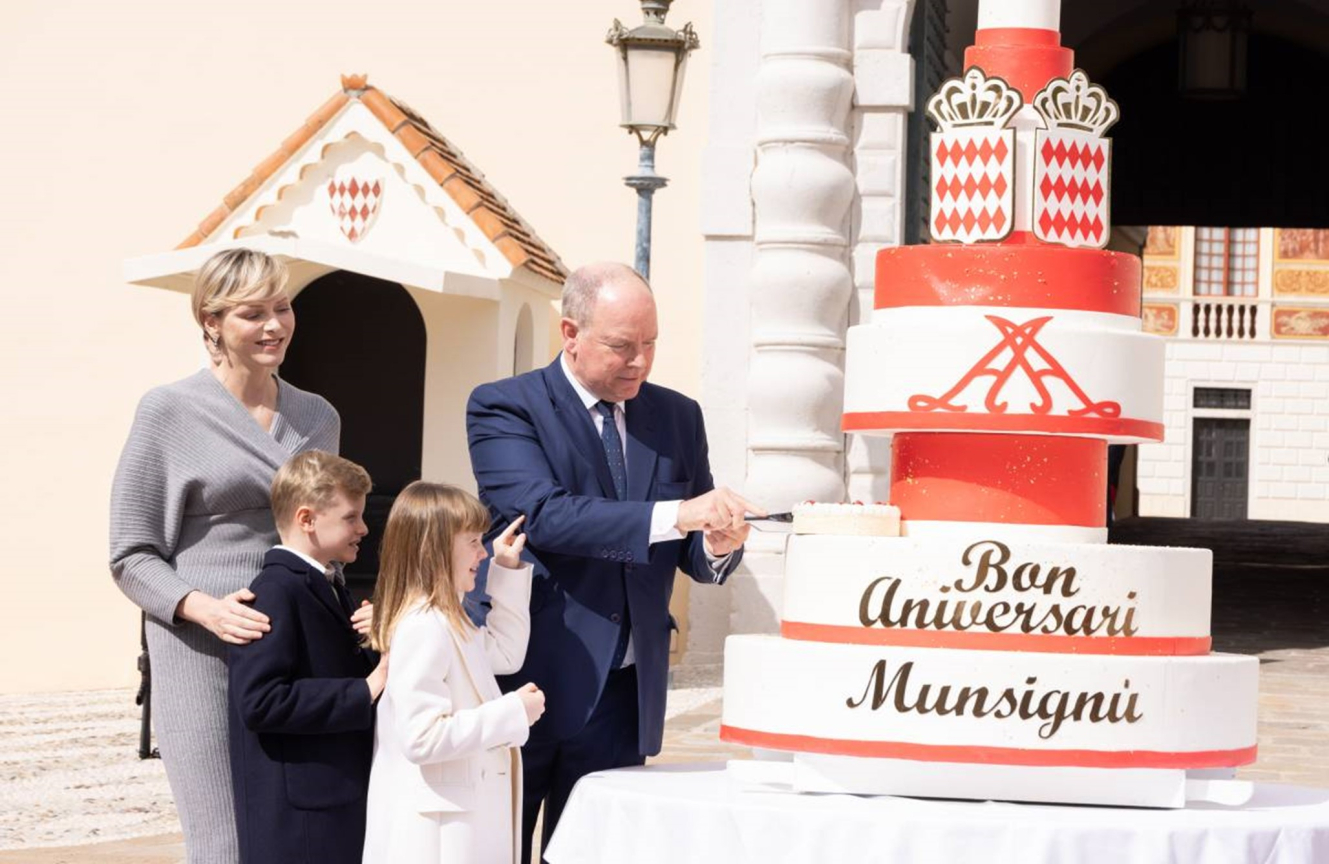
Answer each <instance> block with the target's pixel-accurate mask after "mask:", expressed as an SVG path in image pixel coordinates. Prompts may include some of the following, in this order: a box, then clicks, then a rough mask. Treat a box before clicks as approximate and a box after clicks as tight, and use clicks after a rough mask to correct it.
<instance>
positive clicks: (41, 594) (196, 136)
mask: <svg viewBox="0 0 1329 864" xmlns="http://www.w3.org/2000/svg"><path fill="white" fill-rule="evenodd" d="M710 16H711V9H710V4H709V3H707V2H704V0H679V2H677V3H676V4H675V6H674V10H673V12H672V13H671V15H670V23H671V24H673V25H675V26H681V25H682V23H683V22H684V21H687V20H692V21H694V22H695V23H696V25H697V29H698V31H699V32H700V33H701V36H702V41H703V49H702V51H701V52H700V53H699V54H697V55H695V57H694V62H693V63H692V64H691V66H690V70H689V71H690V78H689V81H688V87H687V91H686V93H685V95H684V99H683V103H682V111H681V114H680V117H679V126H680V129H679V131H678V132H676V133H674V134H673V135H671V136H669V137H668V138H667V139H665V140H663V141H662V142H661V145H660V152H659V157H658V164H659V170H660V171H661V173H663V174H665V175H667V176H669V177H670V178H672V182H671V184H670V186H669V188H667V189H665V190H663V191H662V192H660V193H659V194H658V196H657V199H656V208H655V225H656V248H657V254H656V256H655V262H654V268H653V269H654V271H655V280H654V282H655V285H656V288H657V294H658V296H659V298H660V311H661V327H662V331H663V334H664V338H663V339H662V340H661V343H660V349H659V356H658V360H657V371H656V374H655V375H654V379H655V380H656V381H658V382H660V383H663V384H667V385H670V386H674V387H678V388H680V389H682V390H684V391H688V392H692V393H696V392H697V390H698V386H697V381H698V376H699V368H700V356H699V355H700V337H699V335H698V331H699V329H700V328H699V320H698V317H699V310H700V308H701V303H700V297H701V273H702V262H701V248H702V243H701V236H700V233H699V230H698V219H697V214H698V206H699V204H698V201H699V183H698V175H699V168H700V165H699V162H700V154H701V148H702V144H703V142H704V136H705V129H704V127H703V123H704V118H705V117H706V108H707V106H706V104H705V102H706V91H707V81H706V73H707V69H708V66H709V64H710V54H709V51H710V49H711V48H712V47H713V46H711V45H710V44H708V41H707V37H708V34H709V33H710V32H712V31H711V20H710ZM614 17H619V18H621V19H623V20H624V22H625V23H628V24H629V26H632V25H635V24H636V23H637V22H638V21H639V20H640V11H639V7H638V4H637V3H636V2H635V0H613V2H610V0H596V2H589V3H588V2H579V3H563V4H536V3H522V4H518V5H517V6H514V5H513V4H503V3H463V2H459V0H451V2H446V0H444V2H437V3H432V4H422V3H414V2H410V3H408V2H402V0H383V2H380V3H377V4H373V5H369V4H363V3H347V2H339V0H327V2H322V3H318V4H310V3H304V2H294V0H284V2H272V0H264V2H257V0H237V2H233V3H228V4H224V5H221V6H218V5H215V4H214V5H207V4H203V5H199V4H181V3H165V2H149V0H123V2H117V3H104V2H92V0H70V2H40V3H39V2H36V0H18V2H16V3H9V4H7V5H6V21H5V25H6V26H5V27H4V28H3V31H0V70H2V71H3V73H4V74H3V77H4V79H5V80H6V81H8V82H9V83H10V86H9V87H8V88H7V91H6V95H5V102H4V110H5V112H6V113H7V116H6V117H5V122H4V124H3V126H0V129H3V130H4V133H5V148H4V150H5V153H6V157H7V165H6V169H7V170H6V171H5V184H4V190H5V192H4V199H3V209H2V210H0V212H2V213H3V214H4V215H3V222H2V223H0V228H2V229H3V241H0V242H2V243H3V246H4V254H3V255H0V285H2V286H3V291H4V298H5V303H4V310H5V314H3V315H0V365H2V366H3V368H4V370H5V374H4V376H3V378H2V379H0V382H2V383H0V400H3V404H4V411H3V414H2V415H0V416H3V424H4V438H3V441H4V446H3V448H0V476H3V477H4V478H5V480H6V485H7V490H8V494H7V495H6V496H5V497H4V499H3V500H2V501H0V525H2V526H3V531H4V534H3V537H4V540H5V541H6V542H5V550H4V564H3V566H2V569H0V579H3V587H4V595H5V597H6V600H7V603H6V606H7V612H8V615H7V618H8V620H9V621H10V622H11V624H10V626H9V628H8V632H7V634H6V635H7V637H8V638H7V642H8V644H9V645H10V646H11V647H12V648H19V649H20V650H22V652H23V653H22V654H21V655H20V654H18V653H17V652H13V651H11V655H13V656H21V657H22V658H23V659H22V660H21V661H17V662H16V661H15V660H13V659H12V657H11V661H10V662H8V663H5V664H3V665H2V666H0V692H25V691H35V690H60V689H75V688H96V687H112V686H124V685H127V684H129V683H131V682H132V681H133V680H134V679H135V676H134V673H133V660H134V657H135V655H136V653H137V620H136V618H137V616H136V614H135V612H134V610H133V608H132V607H131V606H130V604H129V603H128V601H126V600H125V599H124V598H123V597H122V596H121V595H120V594H119V592H118V591H117V590H116V589H115V588H114V586H113V585H112V583H111V579H110V577H109V576H108V573H107V567H106V561H105V558H106V509H107V497H108V494H109V492H108V490H109V486H110V478H111V473H112V471H113V469H114V464H115V459H116V456H117V454H118V452H119V449H120V446H121V444H122V443H123V440H124V435H125V432H126V430H127V428H128V425H129V421H130V419H131V416H132V412H133V408H134V405H135V402H136V401H137V399H138V397H139V395H140V394H141V393H142V392H143V391H144V390H146V389H147V388H148V387H150V386H152V385H154V384H158V383H162V382H165V381H170V380H174V379H176V378H180V377H182V376H184V375H187V374H189V373H190V372H191V371H193V370H194V369H196V368H198V364H199V362H200V361H201V358H202V353H201V351H200V350H199V346H198V340H197V338H196V335H195V332H194V331H193V329H192V328H191V325H190V323H189V319H188V309H187V305H186V301H185V298H184V297H182V296H180V295H174V294H168V293H166V292H163V291H159V290H154V289H149V288H140V287H133V286H128V285H125V284H124V283H123V282H122V281H121V278H120V263H121V261H122V260H123V259H124V258H127V257H131V256H135V255H140V254H147V253H153V252H159V251H165V250H167V249H169V248H171V247H173V246H174V245H175V244H176V243H177V242H179V241H180V240H181V239H182V238H184V237H185V236H186V235H187V234H188V233H189V232H190V231H191V230H193V228H194V226H195V224H196V223H197V222H198V221H199V220H200V219H201V218H202V217H203V216H204V215H205V214H207V213H208V212H209V211H210V210H211V209H212V208H213V207H214V206H216V204H217V203H218V202H219V201H220V199H221V197H222V196H223V195H224V194H225V193H227V192H228V191H229V190H230V189H231V188H232V187H233V186H234V185H235V184H236V183H238V182H239V181H240V180H241V179H243V178H244V177H245V176H246V175H247V174H248V172H249V170H250V169H251V168H252V166H253V165H254V164H256V163H257V162H259V161H260V160H261V159H263V158H265V157H266V156H267V155H268V154H269V153H271V152H272V151H273V150H274V149H275V148H276V146H277V145H278V143H280V141H281V140H282V139H283V138H284V137H286V136H287V135H288V134H290V133H291V132H292V131H293V130H294V129H295V128H296V127H297V126H298V125H299V124H300V123H301V122H303V120H304V118H305V117H306V116H307V115H308V114H309V113H311V112H312V111H313V110H314V109H315V108H317V107H318V106H319V105H320V104H322V103H323V101H324V100H326V99H327V98H328V97H329V96H331V95H332V94H333V93H334V92H335V91H336V90H337V88H338V87H339V82H338V76H339V74H340V73H342V72H353V71H355V72H368V73H369V75H370V82H371V83H373V84H375V85H377V86H379V87H381V88H383V89H384V90H385V91H386V92H388V93H390V94H392V95H393V96H395V97H397V98H399V99H401V100H403V101H405V102H407V103H408V104H410V105H411V106H412V107H413V108H414V109H415V110H417V111H419V112H420V113H422V114H423V115H424V116H425V117H427V118H428V119H429V120H430V121H431V122H432V123H433V124H434V125H435V126H436V127H437V128H438V129H439V130H440V131H441V132H443V134H445V135H447V136H448V137H449V138H450V139H451V140H452V141H453V143H454V144H456V145H457V146H458V147H460V148H461V149H462V150H463V151H464V152H465V153H466V155H467V156H468V157H469V158H470V159H471V160H472V161H473V162H474V163H475V164H477V165H478V166H479V167H480V168H481V169H482V170H483V171H484V172H485V173H486V174H487V175H488V177H489V179H490V180H491V181H492V182H493V183H494V185H495V186H496V187H497V188H498V189H500V190H501V191H502V192H503V193H504V194H505V195H506V196H507V197H508V198H509V200H510V201H511V203H512V204H513V206H514V207H515V208H516V209H517V210H518V212H520V213H521V214H522V215H523V216H524V217H525V218H526V219H527V220H528V221H529V222H530V223H531V224H532V225H533V226H534V227H535V229H536V230H537V231H538V232H539V233H540V234H541V236H542V237H543V238H544V239H545V240H546V241H547V242H549V244H550V245H551V246H553V247H554V249H556V250H557V251H558V252H559V253H560V254H561V255H562V256H563V258H564V260H565V261H566V262H567V263H568V264H569V265H573V266H575V265H576V264H577V263H579V262H583V261H587V260H591V259H597V258H619V259H627V258H630V256H631V254H632V240H633V230H634V220H635V200H634V196H633V194H632V193H631V192H630V191H629V190H627V189H626V188H625V187H623V186H622V183H621V177H622V176H623V175H624V174H627V173H630V172H631V171H632V170H633V168H634V167H635V163H636V147H635V143H634V141H633V140H632V139H630V138H629V137H628V136H627V134H626V133H624V132H622V131H620V130H619V129H617V127H616V124H617V96H616V93H615V82H614V74H613V65H612V61H613V58H612V55H611V49H610V48H609V47H608V46H606V45H605V44H603V42H602V37H603V34H604V32H605V31H606V30H607V29H608V27H609V24H610V21H611V19H613V18H614ZM296 338H299V337H298V334H297V337H296ZM454 401H455V400H454Z"/></svg>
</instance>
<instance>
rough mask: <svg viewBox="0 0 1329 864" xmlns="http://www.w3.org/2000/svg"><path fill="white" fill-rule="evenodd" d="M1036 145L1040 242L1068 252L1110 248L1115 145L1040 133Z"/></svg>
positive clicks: (1086, 135) (1068, 133)
mask: <svg viewBox="0 0 1329 864" xmlns="http://www.w3.org/2000/svg"><path fill="white" fill-rule="evenodd" d="M1034 142H1035V143H1034V212H1033V222H1034V224H1033V228H1034V236H1035V237H1037V238H1038V239H1039V240H1043V241H1045V242H1047V243H1060V244H1062V245H1064V246H1090V247H1094V248H1098V249H1101V248H1103V247H1104V246H1106V245H1107V241H1108V230H1109V225H1108V213H1109V212H1110V210H1109V207H1110V202H1109V196H1108V187H1109V183H1108V181H1109V178H1110V177H1111V173H1112V169H1111V161H1110V159H1109V157H1110V155H1111V152H1112V142H1111V140H1109V139H1107V138H1104V137H1102V136H1101V135H1095V134H1093V133H1092V132H1080V131H1078V130H1074V129H1039V130H1038V134H1037V136H1036V137H1035V139H1034Z"/></svg>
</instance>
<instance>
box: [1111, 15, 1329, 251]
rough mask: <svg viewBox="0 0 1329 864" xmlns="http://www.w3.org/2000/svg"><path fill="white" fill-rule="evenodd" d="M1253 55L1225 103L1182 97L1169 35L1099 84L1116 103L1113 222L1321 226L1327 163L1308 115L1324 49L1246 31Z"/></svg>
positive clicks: (1326, 212) (1328, 211)
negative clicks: (1244, 79)
mask: <svg viewBox="0 0 1329 864" xmlns="http://www.w3.org/2000/svg"><path fill="white" fill-rule="evenodd" d="M1257 22H1258V18H1257ZM1249 58H1250V61H1249V67H1248V68H1249V73H1248V84H1247V91H1246V93H1245V95H1244V96H1242V97H1241V98H1238V99H1232V100H1228V101H1203V100H1196V99H1186V98H1183V97H1182V96H1180V95H1179V94H1178V92H1177V83H1176V82H1177V43H1176V40H1175V39H1172V40H1170V41H1167V42H1165V43H1162V44H1160V45H1156V46H1155V47H1152V48H1148V49H1146V50H1144V51H1142V52H1141V53H1139V54H1137V55H1135V56H1134V57H1132V58H1131V59H1129V60H1126V61H1125V62H1123V63H1121V64H1120V65H1118V66H1117V67H1116V68H1114V69H1113V70H1112V71H1111V72H1110V73H1108V74H1107V75H1106V76H1105V77H1104V78H1103V80H1102V81H1100V82H1099V83H1101V84H1103V86H1105V87H1106V88H1107V91H1108V94H1109V95H1111V96H1112V98H1114V99H1115V100H1116V101H1117V103H1118V104H1119V105H1120V106H1121V122H1119V123H1118V124H1117V125H1116V126H1114V127H1113V128H1112V129H1111V131H1110V132H1109V134H1110V135H1111V136H1112V141H1113V143H1112V160H1113V166H1112V180H1113V186H1112V221H1113V222H1114V223H1115V224H1118V225H1224V226H1254V227H1261V226H1271V225H1272V226H1279V227H1285V228H1292V227H1319V226H1323V225H1327V224H1329V196H1326V195H1325V194H1324V191H1325V190H1326V189H1329V160H1325V159H1324V158H1323V152H1322V151H1323V144H1322V143H1321V139H1320V137H1319V135H1318V134H1317V133H1316V132H1314V131H1313V129H1314V128H1315V127H1314V124H1313V123H1311V121H1309V120H1308V119H1306V112H1305V107H1306V106H1307V105H1314V104H1317V103H1318V101H1319V99H1320V98H1321V95H1322V94H1321V90H1322V88H1321V86H1320V84H1319V81H1320V78H1319V77H1318V76H1319V75H1320V74H1321V72H1322V70H1323V69H1324V65H1325V62H1326V55H1325V54H1324V53H1322V52H1320V51H1316V50H1313V49H1311V48H1308V47H1306V46H1304V45H1300V44H1296V43H1293V42H1290V41H1287V40H1285V39H1281V38H1279V37H1278V36H1275V35H1272V34H1269V33H1261V32H1254V33H1252V34H1251V36H1250V47H1249Z"/></svg>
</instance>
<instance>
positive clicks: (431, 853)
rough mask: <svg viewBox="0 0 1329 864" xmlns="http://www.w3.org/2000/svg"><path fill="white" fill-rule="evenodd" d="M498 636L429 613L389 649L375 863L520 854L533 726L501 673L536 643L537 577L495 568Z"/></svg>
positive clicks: (372, 823) (414, 615) (377, 760)
mask: <svg viewBox="0 0 1329 864" xmlns="http://www.w3.org/2000/svg"><path fill="white" fill-rule="evenodd" d="M487 590H488V593H489V595H490V597H491V598H492V599H493V604H494V605H493V609H492V610H491V611H490V613H489V617H488V622H487V626H485V627H481V628H478V629H474V628H473V629H470V630H469V631H468V632H465V633H458V632H457V631H456V629H455V628H454V627H453V626H452V625H451V623H449V621H448V619H447V617H446V616H445V615H444V614H443V613H442V612H438V611H436V610H433V609H428V608H425V607H423V606H421V607H417V608H416V609H413V610H411V611H409V612H407V613H405V614H403V615H402V616H401V618H400V619H399V620H398V622H397V626H396V627H395V628H394V631H393V634H392V643H391V645H390V646H389V655H388V656H389V665H388V683H387V687H386V689H385V690H384V691H383V695H382V697H381V698H380V699H379V703H378V722H377V726H376V728H375V730H374V763H373V769H372V771H371V772H370V777H369V801H368V806H367V812H366V820H365V823H366V825H365V848H364V859H363V860H364V864H412V862H417V861H418V862H430V864H435V862H439V864H442V862H447V864H453V862H456V864H462V862H468V864H489V862H495V864H512V862H514V861H516V858H517V855H518V853H519V850H520V845H521V844H520V838H519V833H518V832H519V831H520V829H521V754H520V751H519V750H518V749H517V748H519V747H520V746H521V745H522V744H524V743H525V742H526V738H527V735H528V734H529V732H530V726H529V725H528V724H527V722H526V709H525V708H524V707H523V706H522V704H521V700H520V699H519V698H518V697H517V694H515V693H509V694H507V695H506V696H505V695H503V694H502V693H501V692H500V691H499V689H498V683H497V682H496V681H495V680H494V675H495V673H498V674H504V673H511V672H515V671H517V670H518V669H520V668H521V665H522V661H523V660H524V658H525V656H526V643H527V640H528V638H529V637H530V630H531V619H530V592H531V567H530V566H529V565H528V566H526V567H524V568H522V569H521V570H509V569H507V568H505V567H501V566H499V565H498V564H496V563H494V562H490V565H489V584H488V589H487Z"/></svg>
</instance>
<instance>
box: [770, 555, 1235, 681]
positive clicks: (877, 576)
mask: <svg viewBox="0 0 1329 864" xmlns="http://www.w3.org/2000/svg"><path fill="white" fill-rule="evenodd" d="M997 538H1000V539H997ZM1212 568H1213V553H1212V552H1210V551H1209V550H1208V549H1175V548H1157V547H1152V546H1109V545H1107V544H1101V543H1047V542H1037V541H1027V540H1020V539H1017V538H1015V537H1013V536H1011V535H1010V534H1009V533H1008V532H1007V531H1005V530H1000V529H999V530H995V531H992V532H990V533H983V534H979V533H972V534H961V533H959V532H956V533H955V534H953V535H952V537H951V538H950V540H949V541H948V542H940V541H939V540H938V539H934V538H929V539H927V540H919V539H916V538H910V537H848V536H836V535H828V534H818V535H795V536H792V537H790V538H789V545H788V547H787V549H786V557H785V581H784V609H783V613H782V615H781V632H782V633H783V635H785V636H786V637H788V638H791V639H805V640H812V641H817V642H857V643H862V644H873V645H902V646H919V647H928V648H969V649H980V650H996V651H1037V652H1046V651H1055V652H1063V653H1072V654H1134V655H1143V654H1163V655H1165V654H1207V653H1208V652H1209V609H1210V583H1211V573H1212Z"/></svg>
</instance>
